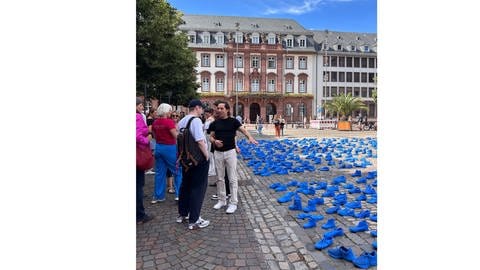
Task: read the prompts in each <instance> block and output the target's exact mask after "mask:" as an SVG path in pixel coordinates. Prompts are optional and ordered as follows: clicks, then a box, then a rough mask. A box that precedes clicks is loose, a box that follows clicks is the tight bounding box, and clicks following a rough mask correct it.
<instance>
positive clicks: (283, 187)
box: [275, 185, 287, 192]
mask: <svg viewBox="0 0 480 270" xmlns="http://www.w3.org/2000/svg"><path fill="white" fill-rule="evenodd" d="M275 191H276V192H280V191H287V187H286V186H285V185H280V186H278V187H277V188H275Z"/></svg>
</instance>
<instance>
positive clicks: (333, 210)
mask: <svg viewBox="0 0 480 270" xmlns="http://www.w3.org/2000/svg"><path fill="white" fill-rule="evenodd" d="M339 209H340V207H338V206H332V207H330V208H327V210H325V213H327V214H335V213H337V211H338V210H339Z"/></svg>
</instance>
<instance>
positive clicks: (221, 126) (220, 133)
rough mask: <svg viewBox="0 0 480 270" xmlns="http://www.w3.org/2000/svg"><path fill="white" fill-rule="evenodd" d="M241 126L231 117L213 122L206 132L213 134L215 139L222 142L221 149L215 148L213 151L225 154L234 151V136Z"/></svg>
mask: <svg viewBox="0 0 480 270" xmlns="http://www.w3.org/2000/svg"><path fill="white" fill-rule="evenodd" d="M241 126H242V124H240V122H239V121H238V120H237V119H235V118H233V117H228V118H226V119H217V120H215V121H213V122H212V123H211V124H210V126H209V127H208V132H212V131H213V132H215V139H216V140H220V141H223V147H221V148H217V147H216V146H215V151H220V152H225V151H228V150H231V149H235V135H236V133H237V129H238V128H239V127H241Z"/></svg>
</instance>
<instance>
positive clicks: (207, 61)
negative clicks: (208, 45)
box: [202, 54, 210, 67]
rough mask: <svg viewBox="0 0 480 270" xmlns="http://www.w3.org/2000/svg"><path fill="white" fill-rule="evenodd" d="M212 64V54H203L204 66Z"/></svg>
mask: <svg viewBox="0 0 480 270" xmlns="http://www.w3.org/2000/svg"><path fill="white" fill-rule="evenodd" d="M209 66H210V54H202V67H209Z"/></svg>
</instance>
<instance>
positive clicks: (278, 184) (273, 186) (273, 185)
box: [268, 182, 282, 189]
mask: <svg viewBox="0 0 480 270" xmlns="http://www.w3.org/2000/svg"><path fill="white" fill-rule="evenodd" d="M281 185H282V184H281V183H279V182H275V183H273V184H271V185H270V186H268V187H269V188H271V189H276V188H277V187H279V186H281Z"/></svg>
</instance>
